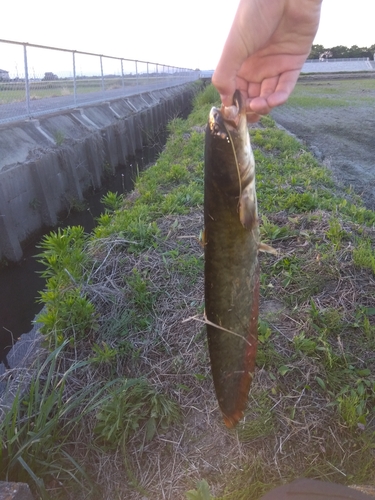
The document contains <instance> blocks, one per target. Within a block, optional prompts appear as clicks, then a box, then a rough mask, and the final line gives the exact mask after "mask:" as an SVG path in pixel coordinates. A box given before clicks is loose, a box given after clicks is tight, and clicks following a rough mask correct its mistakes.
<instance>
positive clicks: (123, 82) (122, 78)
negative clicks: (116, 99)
mask: <svg viewBox="0 0 375 500" xmlns="http://www.w3.org/2000/svg"><path fill="white" fill-rule="evenodd" d="M121 81H122V90H124V88H125V80H124V61H123V59H121Z"/></svg>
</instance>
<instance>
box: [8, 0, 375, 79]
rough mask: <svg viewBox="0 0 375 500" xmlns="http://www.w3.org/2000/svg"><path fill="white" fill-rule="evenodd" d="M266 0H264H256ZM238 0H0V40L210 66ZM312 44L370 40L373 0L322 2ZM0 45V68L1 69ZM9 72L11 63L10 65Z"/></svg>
mask: <svg viewBox="0 0 375 500" xmlns="http://www.w3.org/2000/svg"><path fill="white" fill-rule="evenodd" d="M264 1H266V0H264ZM237 4H238V0H189V1H181V0H122V1H119V0H116V1H114V0H106V1H104V0H102V1H99V2H93V1H92V0H91V1H88V0H64V1H63V2H59V3H56V2H52V3H51V1H50V0H48V1H47V0H33V1H32V2H31V1H30V0H17V1H15V2H13V1H7V2H3V3H2V7H1V10H2V16H1V17H2V21H3V22H2V26H1V32H0V36H1V38H2V39H6V40H13V41H20V42H29V43H35V44H41V45H49V46H53V47H61V48H67V49H75V50H81V51H88V52H95V53H100V54H105V55H113V56H119V57H124V58H129V59H138V60H147V61H151V62H159V63H162V64H171V65H176V66H181V67H187V68H193V69H194V68H200V69H214V68H215V66H216V63H217V61H218V59H219V56H220V53H221V49H222V47H223V44H224V41H225V38H226V36H227V33H228V31H229V28H230V25H231V23H232V19H233V17H234V14H235V11H236V7H237ZM314 43H319V44H322V45H324V46H325V47H332V46H335V45H345V46H348V47H350V46H352V45H359V46H360V47H361V46H370V45H372V44H375V0H355V1H353V0H324V1H323V9H322V17H321V24H320V28H319V31H318V33H317V36H316V38H315V42H314ZM8 48H9V46H8V45H4V44H0V68H1V69H6V70H9V68H8V66H9V64H13V66H14V64H15V63H14V62H13V63H10V62H9V60H10V59H11V58H12V57H10V59H9V58H8V57H7V54H6V52H7V51H8ZM11 69H12V68H11ZM12 70H14V69H12Z"/></svg>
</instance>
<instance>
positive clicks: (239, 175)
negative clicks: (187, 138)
mask: <svg viewBox="0 0 375 500" xmlns="http://www.w3.org/2000/svg"><path fill="white" fill-rule="evenodd" d="M223 124H224V128H225V130H226V131H227V134H228V137H229V140H230V144H231V146H232V151H233V154H234V161H235V163H236V169H237V175H238V184H239V186H240V194H239V197H238V200H240V199H241V195H242V185H241V184H242V183H241V174H240V166H239V164H238V160H237V154H236V148H235V147H234V143H233V139H232V136H231V133H230V132H229V130H228V129H227V126H226V125H225V121H224V120H223ZM238 203H239V201H238Z"/></svg>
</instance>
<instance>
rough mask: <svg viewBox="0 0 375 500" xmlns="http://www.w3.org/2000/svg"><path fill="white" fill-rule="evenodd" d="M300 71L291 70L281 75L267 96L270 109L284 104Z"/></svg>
mask: <svg viewBox="0 0 375 500" xmlns="http://www.w3.org/2000/svg"><path fill="white" fill-rule="evenodd" d="M299 74H300V70H291V71H286V72H285V73H282V74H281V75H280V77H279V79H278V82H277V85H276V86H275V89H274V91H273V92H271V93H270V94H269V95H268V96H267V103H268V105H269V107H270V108H275V107H276V106H280V105H281V104H284V103H285V102H286V101H287V100H288V98H289V96H290V94H291V93H292V92H293V89H294V87H295V85H296V83H297V80H298V77H299Z"/></svg>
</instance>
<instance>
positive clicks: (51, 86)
mask: <svg viewBox="0 0 375 500" xmlns="http://www.w3.org/2000/svg"><path fill="white" fill-rule="evenodd" d="M164 79H165V78H164V77H159V78H157V77H152V78H150V79H148V78H147V76H146V77H139V78H138V79H137V78H135V77H131V78H126V77H125V78H124V80H122V79H121V77H118V78H105V79H104V89H105V90H114V89H119V88H122V85H123V82H124V85H125V86H127V87H129V86H134V85H147V84H149V83H157V82H160V81H163V80H164ZM101 90H102V80H101V78H79V79H77V81H76V92H77V94H87V93H90V92H100V91H101ZM29 91H30V99H31V100H36V99H44V98H49V97H60V96H66V95H71V96H73V94H74V83H73V80H72V79H59V80H51V81H38V82H35V81H31V82H30V90H29ZM25 100H26V93H25V83H24V82H9V83H7V82H0V105H1V104H10V103H13V102H23V101H25Z"/></svg>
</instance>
